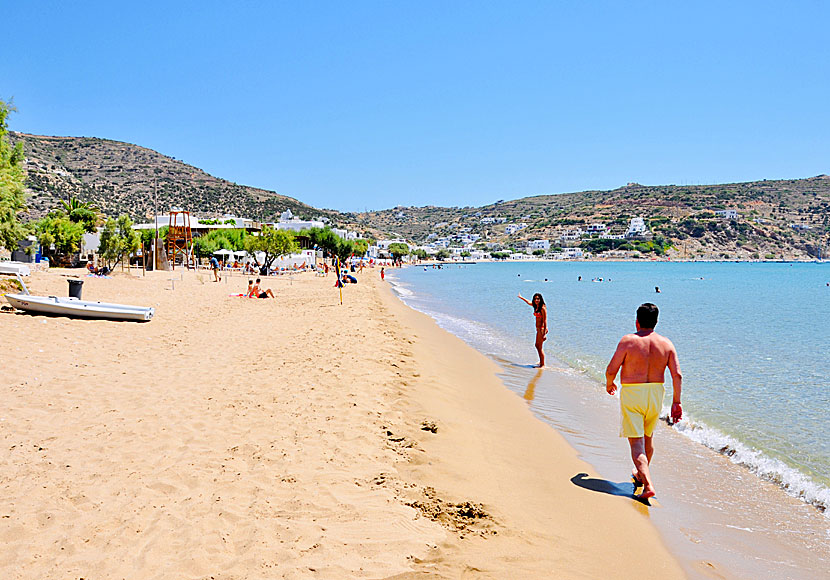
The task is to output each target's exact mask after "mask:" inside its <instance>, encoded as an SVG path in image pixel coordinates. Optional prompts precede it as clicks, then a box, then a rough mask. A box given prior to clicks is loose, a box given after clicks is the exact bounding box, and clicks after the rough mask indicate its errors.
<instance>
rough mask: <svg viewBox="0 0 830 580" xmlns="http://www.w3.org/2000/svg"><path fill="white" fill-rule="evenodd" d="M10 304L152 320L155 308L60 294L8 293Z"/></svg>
mask: <svg viewBox="0 0 830 580" xmlns="http://www.w3.org/2000/svg"><path fill="white" fill-rule="evenodd" d="M6 300H8V301H9V304H11V305H12V306H14V307H15V308H17V309H18V310H23V311H26V312H37V313H40V314H53V315H57V316H75V317H79V318H103V319H106V320H137V321H140V322H147V321H149V320H152V318H153V314H154V313H155V309H153V308H148V307H144V306H131V305H128V304H109V303H106V302H91V301H88V300H78V299H77V298H63V297H58V296H27V295H26V294H6Z"/></svg>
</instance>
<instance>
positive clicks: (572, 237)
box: [559, 228, 585, 242]
mask: <svg viewBox="0 0 830 580" xmlns="http://www.w3.org/2000/svg"><path fill="white" fill-rule="evenodd" d="M584 234H585V232H583V231H582V230H581V229H579V228H576V229H575V230H565V231H564V232H562V234H560V236H559V239H560V240H562V241H563V242H576V241H579V239H580V238H582V236H583V235H584Z"/></svg>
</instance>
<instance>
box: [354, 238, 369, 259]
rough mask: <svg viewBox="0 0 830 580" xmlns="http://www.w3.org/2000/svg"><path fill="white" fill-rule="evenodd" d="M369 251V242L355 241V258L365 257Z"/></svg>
mask: <svg viewBox="0 0 830 580" xmlns="http://www.w3.org/2000/svg"><path fill="white" fill-rule="evenodd" d="M368 250H369V242H367V241H366V240H354V254H355V256H365V255H366V252H367V251H368Z"/></svg>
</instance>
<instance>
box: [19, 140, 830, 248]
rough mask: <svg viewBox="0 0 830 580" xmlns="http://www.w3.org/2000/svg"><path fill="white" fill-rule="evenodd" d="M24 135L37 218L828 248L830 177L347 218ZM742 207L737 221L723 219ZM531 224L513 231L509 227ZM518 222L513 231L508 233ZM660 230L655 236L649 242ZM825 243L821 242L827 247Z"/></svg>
mask: <svg viewBox="0 0 830 580" xmlns="http://www.w3.org/2000/svg"><path fill="white" fill-rule="evenodd" d="M10 136H11V139H12V141H18V140H22V141H23V144H24V151H25V155H26V169H27V173H28V178H27V179H28V181H27V188H28V192H29V195H30V196H29V198H28V200H27V204H28V206H29V216H28V217H29V218H30V219H36V218H38V217H41V216H42V215H45V214H46V213H47V212H48V211H49V210H50V209H52V208H54V207H56V206H57V205H58V203H59V200H60V199H67V198H68V197H69V196H76V197H78V198H79V199H80V200H82V201H89V202H92V203H94V204H95V205H97V206H98V207H99V208H100V209H101V210H102V212H103V213H104V214H105V215H118V214H120V213H128V214H130V216H132V217H133V219H136V220H142V221H143V220H145V219H148V218H150V217H151V216H152V214H153V207H154V196H153V191H154V189H155V188H157V190H158V207H159V210H160V211H162V212H163V211H167V210H169V209H170V208H171V207H173V206H178V207H182V208H183V209H188V210H190V211H192V212H194V213H198V214H199V215H200V216H216V217H218V216H220V215H222V214H226V213H230V214H235V215H240V216H245V217H251V218H254V219H257V220H259V221H271V220H275V219H277V217H278V216H279V214H280V213H282V212H283V211H285V210H286V209H290V210H291V212H292V213H293V214H295V215H297V216H300V217H303V218H311V217H316V216H324V217H328V218H329V219H330V220H331V221H332V223H333V224H336V225H339V226H341V227H346V228H349V229H355V230H358V231H360V232H362V233H363V234H364V235H366V236H367V237H376V238H385V237H390V236H391V237H402V238H405V239H407V240H409V241H412V242H415V243H427V242H434V241H436V240H438V239H441V238H444V239H447V240H449V242H450V243H451V244H452V245H456V246H458V245H459V244H460V242H459V239H460V238H461V235H460V234H463V233H466V234H472V235H478V236H480V237H479V239H478V240H477V243H476V244H475V246H476V247H479V248H485V247H489V248H491V249H492V248H495V249H504V250H513V249H521V248H523V247H525V246H526V245H527V242H528V241H529V240H535V239H546V240H550V241H551V245H552V246H554V247H556V246H567V245H581V246H582V247H583V248H585V249H588V250H593V251H596V250H598V249H602V248H603V247H609V246H613V247H617V248H619V247H622V249H624V250H630V251H637V252H639V253H640V254H641V255H647V254H649V253H652V252H654V253H657V254H663V253H666V254H668V255H669V256H670V257H680V258H683V257H685V258H696V257H700V258H714V259H722V258H728V259H764V258H772V257H774V258H776V259H781V258H784V259H792V258H796V259H803V258H811V257H816V256H818V255H819V252H820V251H821V248H822V246H826V245H827V244H828V241H830V240H829V239H828V238H829V237H830V177H829V176H827V175H819V176H817V177H811V178H807V179H792V180H764V181H754V182H747V183H731V184H721V185H694V186H677V185H658V186H649V185H640V184H637V183H629V184H628V185H626V186H625V187H620V188H617V189H614V190H610V191H582V192H576V193H563V194H555V195H539V196H534V197H525V198H521V199H516V200H510V201H499V202H497V203H494V204H489V205H485V206H481V207H463V208H461V207H437V206H426V207H396V208H393V209H387V210H380V211H372V212H364V213H340V212H337V211H334V210H321V209H317V208H314V207H312V206H310V205H308V204H305V203H303V202H301V201H299V200H297V199H294V198H292V197H287V196H284V195H280V194H278V193H276V192H274V191H268V190H264V189H259V188H255V187H249V186H245V185H239V184H236V183H233V182H230V181H227V180H224V179H220V178H217V177H213V176H211V175H209V174H207V173H205V172H204V171H202V170H201V169H199V168H197V167H193V166H191V165H188V164H186V163H184V162H182V161H180V160H177V159H175V158H172V157H168V156H166V155H162V154H161V153H158V152H156V151H153V150H151V149H147V148H144V147H140V146H138V145H132V144H129V143H123V142H119V141H112V140H108V139H99V138H91V137H47V136H41V135H28V134H23V133H11V134H10ZM726 209H730V210H736V211H737V213H738V218H737V219H724V218H723V217H719V216H716V215H715V213H714V212H716V211H718V210H726ZM637 216H641V217H643V218H644V219H645V222H646V224H647V226H648V229H649V232H650V234H651V235H653V239H651V240H634V241H631V242H630V243H629V242H627V241H626V242H622V243H621V242H614V243H606V242H603V241H599V240H597V239H596V238H597V236H593V237H589V236H586V237H583V238H582V239H581V240H575V241H561V239H560V238H561V236H562V235H563V234H564V233H565V232H566V231H567V230H573V229H576V228H581V229H583V230H585V229H587V226H589V225H591V224H595V223H600V224H604V225H606V226H607V228H608V231H609V232H610V233H611V234H617V235H619V234H622V233H624V232H625V231H626V229H627V226H628V223H629V220H630V219H631V218H632V217H637ZM520 224H524V225H525V226H526V227H524V228H523V229H520V230H519V231H516V232H511V233H508V226H511V225H512V226H516V225H520ZM512 229H514V228H511V230H512ZM651 235H650V236H649V237H651ZM827 252H828V248H826V247H825V248H824V253H825V254H826V253H827Z"/></svg>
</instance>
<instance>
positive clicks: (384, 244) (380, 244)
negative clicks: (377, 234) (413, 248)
mask: <svg viewBox="0 0 830 580" xmlns="http://www.w3.org/2000/svg"><path fill="white" fill-rule="evenodd" d="M392 244H406V240H402V239H401V238H395V239H394V240H378V248H379V249H381V250H388V249H389V246H391V245H392ZM406 245H407V246H409V244H406Z"/></svg>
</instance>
